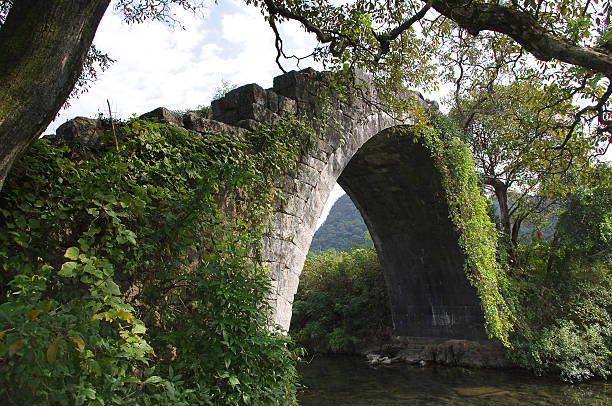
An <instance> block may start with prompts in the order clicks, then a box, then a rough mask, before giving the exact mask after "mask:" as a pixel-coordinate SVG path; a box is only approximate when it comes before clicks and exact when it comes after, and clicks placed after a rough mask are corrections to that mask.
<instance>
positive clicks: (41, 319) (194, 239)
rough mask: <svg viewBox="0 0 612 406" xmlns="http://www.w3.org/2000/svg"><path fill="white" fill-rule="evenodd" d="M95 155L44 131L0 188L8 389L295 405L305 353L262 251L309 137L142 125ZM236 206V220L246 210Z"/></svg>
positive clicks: (38, 398)
mask: <svg viewBox="0 0 612 406" xmlns="http://www.w3.org/2000/svg"><path fill="white" fill-rule="evenodd" d="M117 140H118V143H117V145H118V146H119V148H118V151H116V150H115V141H114V138H112V135H110V134H105V135H104V136H103V138H102V145H103V148H102V149H101V150H99V151H97V152H96V153H95V156H93V157H91V154H90V155H87V156H86V155H84V154H81V153H80V152H79V151H78V149H71V148H70V147H68V146H66V145H63V144H61V143H60V145H52V143H51V142H50V141H49V140H45V139H41V140H37V141H36V142H35V143H34V144H33V145H32V146H31V148H30V150H29V152H28V153H27V154H26V156H24V157H23V158H22V159H21V160H20V162H19V163H18V164H17V165H16V166H15V167H14V169H13V172H12V174H11V176H10V178H9V179H8V180H7V183H6V184H5V187H4V189H3V191H2V194H1V195H0V224H1V226H2V230H4V231H3V232H2V233H0V269H2V273H1V274H0V280H1V283H0V294H1V295H0V372H1V374H2V376H3V378H4V379H3V380H2V382H0V397H2V398H4V399H8V404H9V405H13V404H14V405H16V404H70V405H72V404H121V405H130V404H141V405H157V404H171V405H190V404H209V405H213V404H228V405H246V404H249V405H279V404H282V405H290V404H294V403H295V398H294V386H293V385H294V380H295V365H294V364H295V362H294V358H295V357H296V354H295V353H294V352H292V351H291V350H290V348H291V346H290V342H289V339H288V338H287V337H286V336H284V335H282V334H280V333H278V332H275V331H277V330H274V331H273V330H271V329H270V328H269V320H268V311H269V304H268V302H267V299H266V298H267V296H268V295H269V293H270V286H269V276H268V274H267V272H266V270H265V269H263V268H262V267H261V266H259V265H258V262H257V260H256V258H257V255H258V248H259V247H260V239H261V236H262V229H261V228H262V227H261V226H260V224H262V223H265V222H266V219H267V218H268V216H269V215H270V211H269V208H270V203H271V201H272V200H273V199H274V198H275V196H276V193H277V188H276V187H275V183H276V179H277V178H278V176H279V175H280V174H281V173H285V172H286V171H288V170H289V169H291V168H293V167H294V166H293V165H296V162H297V160H298V157H299V156H300V154H302V153H304V151H305V150H306V149H308V148H309V147H310V146H311V145H312V143H313V132H312V130H311V129H310V128H308V127H307V126H306V125H305V124H304V123H303V122H301V121H299V120H297V119H294V118H288V119H287V120H284V121H281V122H279V123H277V124H275V125H272V126H262V127H260V128H258V129H257V130H255V131H253V132H252V133H250V134H249V135H248V136H246V137H245V138H244V139H242V138H238V137H230V136H226V135H199V134H196V133H192V132H188V131H187V130H184V129H182V128H178V127H174V126H171V125H165V124H159V123H152V122H146V121H140V120H133V121H131V122H129V123H127V124H126V125H125V126H123V127H122V128H121V129H120V130H119V131H117ZM235 214H238V216H235Z"/></svg>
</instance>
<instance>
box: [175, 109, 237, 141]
mask: <svg viewBox="0 0 612 406" xmlns="http://www.w3.org/2000/svg"><path fill="white" fill-rule="evenodd" d="M183 123H184V125H185V128H186V129H188V130H192V131H196V132H199V133H202V134H228V135H235V136H238V137H244V136H245V135H246V134H247V131H246V130H244V129H243V128H238V127H235V126H232V125H229V124H225V123H222V122H220V121H216V120H211V119H208V118H204V117H201V116H200V115H198V114H197V113H193V112H189V113H185V115H183Z"/></svg>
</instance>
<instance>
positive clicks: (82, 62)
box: [0, 0, 200, 189]
mask: <svg viewBox="0 0 612 406" xmlns="http://www.w3.org/2000/svg"><path fill="white" fill-rule="evenodd" d="M109 3H110V0H79V1H69V0H31V1H14V0H0V23H1V24H0V189H1V188H2V185H3V184H4V179H5V178H6V175H7V174H8V171H9V169H10V167H11V165H12V164H13V162H14V161H15V159H17V158H18V157H19V155H20V154H21V153H22V152H23V150H24V149H25V148H26V146H27V145H28V144H29V143H30V142H31V141H32V140H34V139H36V138H38V137H39V136H40V134H41V133H42V131H44V129H45V128H47V126H48V125H49V123H50V122H51V121H52V120H53V118H54V117H55V116H56V114H57V112H58V111H59V109H60V108H61V107H62V105H63V104H64V103H65V102H66V99H67V98H68V97H69V95H70V94H71V92H72V91H73V88H74V86H75V84H76V83H77V82H78V81H79V78H84V77H83V76H82V72H83V68H84V67H85V68H86V73H87V72H89V73H90V74H91V73H92V70H91V69H87V68H91V67H92V64H93V63H94V62H95V61H96V60H97V61H104V60H107V61H108V59H105V58H103V57H102V56H103V54H101V53H99V52H98V51H97V50H96V49H95V48H93V49H92V48H91V44H92V41H93V38H94V35H95V33H96V30H97V28H98V24H99V22H100V20H101V19H102V16H103V15H104V13H105V12H106V9H107V8H108V5H109ZM172 4H177V5H180V6H182V7H183V8H186V9H190V10H195V9H196V8H198V7H200V4H199V2H197V1H187V0H163V1H158V0H119V1H118V2H117V4H116V8H117V9H118V10H119V11H120V12H121V13H122V14H123V17H124V20H125V21H126V22H128V23H138V22H142V21H145V20H151V19H152V20H160V21H167V22H172V21H173V17H172V13H171V10H170V6H171V5H172ZM96 58H97V59H96ZM86 77H87V75H86V76H85V78H86Z"/></svg>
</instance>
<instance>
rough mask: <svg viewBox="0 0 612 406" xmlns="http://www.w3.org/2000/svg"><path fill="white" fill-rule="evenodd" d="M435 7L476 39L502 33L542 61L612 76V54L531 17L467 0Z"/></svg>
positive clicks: (443, 0) (444, 0)
mask: <svg viewBox="0 0 612 406" xmlns="http://www.w3.org/2000/svg"><path fill="white" fill-rule="evenodd" d="M422 1H425V0H422ZM428 3H429V1H428ZM432 7H433V8H434V9H435V10H436V11H438V12H439V13H440V14H443V15H444V16H446V17H448V18H450V19H451V20H453V21H455V22H456V23H457V24H459V25H460V26H461V27H463V28H465V29H466V30H467V31H468V32H469V33H470V34H472V35H474V36H475V35H478V33H480V32H481V31H495V32H499V33H502V34H505V35H507V36H509V37H511V38H512V39H514V40H515V41H516V42H518V43H519V44H520V45H521V46H522V47H523V48H525V49H526V50H527V51H529V52H530V53H531V54H533V56H535V57H536V58H537V59H539V60H542V61H549V60H551V59H553V58H554V59H557V60H559V61H562V62H567V63H570V64H572V65H576V66H581V67H584V68H588V69H591V70H593V71H595V72H599V73H602V74H604V75H606V76H608V77H612V56H611V55H609V54H607V53H604V52H599V51H597V50H595V49H593V48H587V47H583V46H580V45H575V44H572V43H571V42H569V41H567V40H565V39H563V38H559V37H556V36H554V35H552V34H550V33H549V32H547V31H546V29H544V27H542V26H541V25H540V24H538V22H537V20H536V19H535V18H534V17H533V16H532V15H531V14H528V13H525V12H521V11H518V10H514V9H511V8H509V7H504V6H500V5H497V4H490V3H477V2H472V1H465V0H433V1H432Z"/></svg>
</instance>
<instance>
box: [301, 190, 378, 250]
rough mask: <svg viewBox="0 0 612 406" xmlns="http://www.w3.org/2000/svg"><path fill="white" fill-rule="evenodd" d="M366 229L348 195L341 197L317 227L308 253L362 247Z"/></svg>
mask: <svg viewBox="0 0 612 406" xmlns="http://www.w3.org/2000/svg"><path fill="white" fill-rule="evenodd" d="M366 232H367V227H366V225H365V223H364V222H363V219H362V218H361V214H360V213H359V210H357V208H356V207H355V205H354V204H353V202H352V201H351V199H350V198H349V197H348V195H342V196H341V197H340V198H339V199H338V200H337V201H336V203H335V204H334V205H333V206H332V208H331V210H330V211H329V216H327V220H325V222H324V223H323V224H322V225H321V227H319V229H318V230H317V232H316V233H315V235H314V237H313V238H312V244H311V245H310V252H322V251H327V250H329V249H332V248H334V249H336V250H338V251H340V250H345V249H348V248H351V247H353V245H355V244H358V245H363V244H364V243H365V241H366V239H367V238H366Z"/></svg>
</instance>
